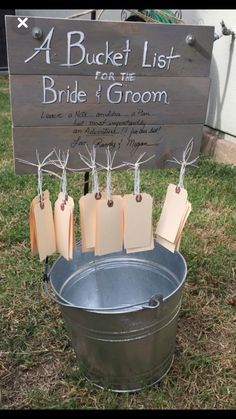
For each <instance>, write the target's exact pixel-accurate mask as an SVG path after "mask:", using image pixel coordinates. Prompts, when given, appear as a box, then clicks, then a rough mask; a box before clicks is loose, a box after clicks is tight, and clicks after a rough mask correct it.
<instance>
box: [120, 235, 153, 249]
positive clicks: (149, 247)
mask: <svg viewBox="0 0 236 419" xmlns="http://www.w3.org/2000/svg"><path fill="white" fill-rule="evenodd" d="M153 249H154V238H153V232H152V231H151V238H150V244H149V245H148V246H145V247H134V248H133V249H126V253H136V252H146V251H148V250H153Z"/></svg>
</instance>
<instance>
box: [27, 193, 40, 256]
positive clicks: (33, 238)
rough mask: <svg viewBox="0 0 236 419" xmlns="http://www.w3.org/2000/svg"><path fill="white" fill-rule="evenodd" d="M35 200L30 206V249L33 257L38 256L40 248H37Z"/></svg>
mask: <svg viewBox="0 0 236 419" xmlns="http://www.w3.org/2000/svg"><path fill="white" fill-rule="evenodd" d="M34 205H35V204H34V200H33V201H32V202H31V204H30V218H29V224H30V247H31V253H32V255H33V256H36V255H38V253H39V252H38V246H37V238H36V227H35V219H34Z"/></svg>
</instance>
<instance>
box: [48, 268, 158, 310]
mask: <svg viewBox="0 0 236 419" xmlns="http://www.w3.org/2000/svg"><path fill="white" fill-rule="evenodd" d="M49 282H50V275H49V274H48V260H46V262H45V271H44V274H43V288H44V291H45V293H46V294H47V296H48V297H49V298H50V299H51V300H52V301H53V302H54V303H56V304H58V305H60V306H63V307H71V308H80V309H84V310H87V311H103V312H104V311H116V310H122V309H125V308H131V307H139V306H141V307H142V308H143V309H149V310H150V309H151V310H153V309H157V308H159V307H161V305H162V303H163V296H162V295H161V294H154V295H153V296H152V297H151V298H150V299H149V300H148V301H144V302H142V303H136V304H128V305H123V306H121V307H114V308H113V307H112V308H95V307H91V308H90V307H82V306H75V305H73V304H69V303H67V302H66V301H65V302H62V301H60V300H59V299H57V298H55V297H54V296H53V295H52V294H51V293H50V291H49V289H48V283H49Z"/></svg>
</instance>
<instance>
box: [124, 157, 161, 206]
mask: <svg viewBox="0 0 236 419" xmlns="http://www.w3.org/2000/svg"><path fill="white" fill-rule="evenodd" d="M145 155H146V152H144V153H142V154H140V156H139V158H138V159H137V161H136V162H135V163H132V162H123V163H124V164H126V165H128V166H129V168H130V169H132V170H133V171H134V192H133V193H134V195H135V199H136V201H137V202H141V201H142V195H141V193H140V166H141V165H142V164H144V163H147V162H148V161H149V160H151V159H153V158H154V157H155V154H153V155H152V156H150V157H148V159H146V160H143V161H141V160H142V158H143V157H144V156H145Z"/></svg>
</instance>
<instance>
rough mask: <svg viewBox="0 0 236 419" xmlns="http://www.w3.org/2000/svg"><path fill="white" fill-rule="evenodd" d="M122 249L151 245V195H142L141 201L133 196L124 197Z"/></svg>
mask: <svg viewBox="0 0 236 419" xmlns="http://www.w3.org/2000/svg"><path fill="white" fill-rule="evenodd" d="M123 199H124V201H123V205H124V247H125V249H132V248H134V247H136V248H137V247H140V248H142V247H146V246H150V244H151V233H152V203H153V199H152V197H151V195H149V194H147V193H142V201H141V202H137V201H136V197H135V195H131V194H130V195H125V196H124V198H123Z"/></svg>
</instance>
